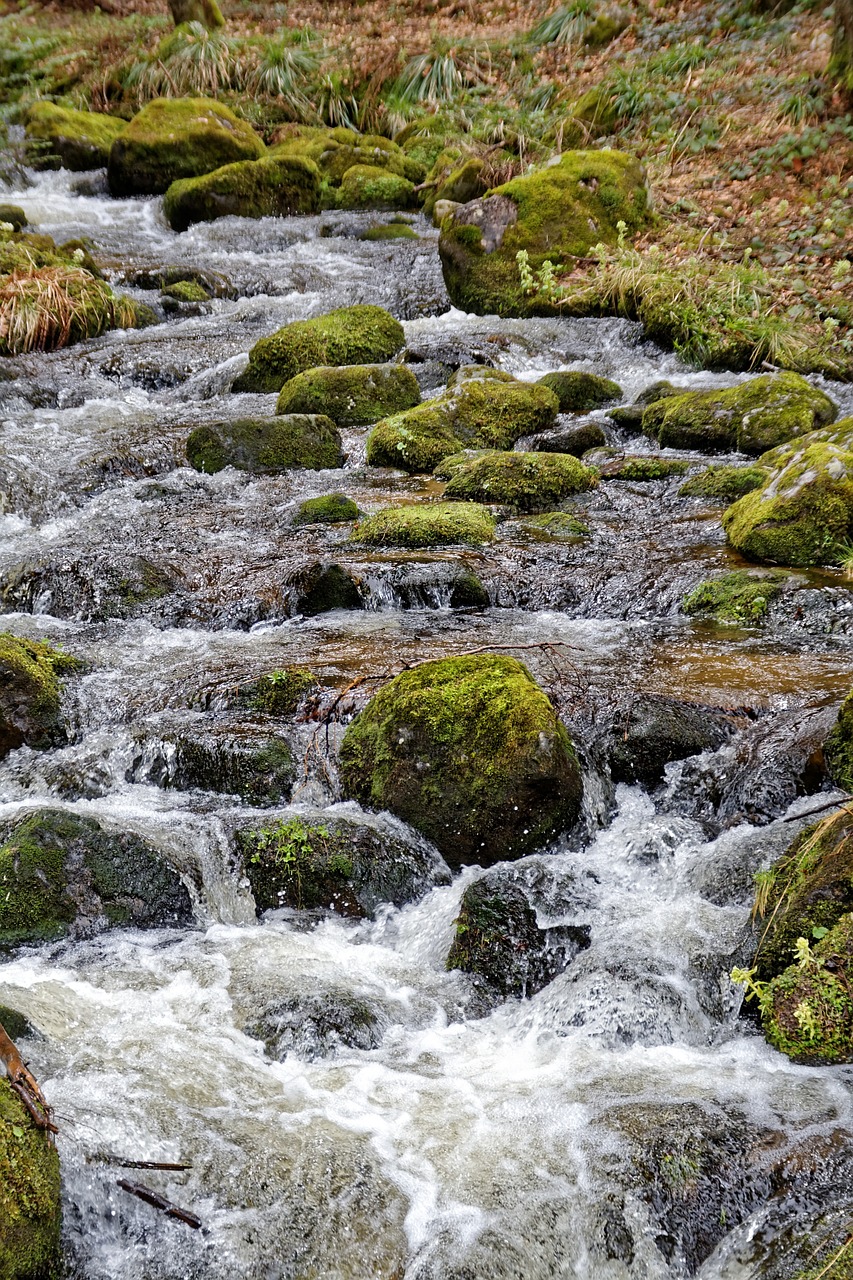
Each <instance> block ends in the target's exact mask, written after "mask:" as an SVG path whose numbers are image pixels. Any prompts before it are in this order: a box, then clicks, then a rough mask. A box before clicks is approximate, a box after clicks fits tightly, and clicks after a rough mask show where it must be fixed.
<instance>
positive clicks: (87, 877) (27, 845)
mask: <svg viewBox="0 0 853 1280" xmlns="http://www.w3.org/2000/svg"><path fill="white" fill-rule="evenodd" d="M0 840H2V843H0V951H2V950H9V949H11V948H14V947H17V946H20V945H21V944H23V943H30V942H48V941H52V940H53V939H56V938H61V937H63V936H64V935H66V934H70V935H71V936H73V937H87V936H90V935H92V934H95V933H100V932H101V931H102V930H103V929H108V928H113V927H115V926H120V925H130V926H133V927H134V928H137V929H146V928H147V929H150V928H156V927H158V926H162V925H177V924H184V925H185V924H189V923H190V922H191V921H192V918H193V916H192V907H191V904H190V898H189V894H188V893H187V890H186V888H185V887H184V885H183V884H182V883H181V880H180V877H179V876H178V875H177V873H176V872H175V871H173V870H172V869H171V867H169V866H167V865H166V864H165V863H164V861H163V859H162V857H161V855H160V854H159V852H158V851H157V850H156V849H154V847H153V846H152V845H150V844H147V843H146V842H145V841H144V840H141V839H140V838H139V836H135V835H127V834H123V833H120V832H112V831H107V830H105V829H104V828H102V827H101V826H100V824H99V823H98V822H96V821H95V820H94V819H93V818H81V817H79V816H78V815H77V814H74V813H67V812H65V811H64V810H59V809H39V810H37V811H36V812H35V813H32V814H30V815H28V816H27V817H23V818H20V819H18V820H16V821H15V822H13V823H12V824H10V825H7V826H6V828H5V830H4V832H3V834H2V836H0Z"/></svg>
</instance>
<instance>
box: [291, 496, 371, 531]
mask: <svg viewBox="0 0 853 1280" xmlns="http://www.w3.org/2000/svg"><path fill="white" fill-rule="evenodd" d="M360 515H361V512H360V511H359V509H358V507H357V506H356V505H355V503H354V502H353V500H352V498H348V497H347V496H346V494H345V493H326V494H323V496H322V497H320V498H306V499H305V501H304V502H301V503H300V504H299V510H298V511H297V512H296V515H295V516H294V517H293V524H294V527H295V528H297V529H298V528H300V527H301V526H302V525H304V524H346V523H347V522H348V521H349V520H357V519H358V518H359V516H360Z"/></svg>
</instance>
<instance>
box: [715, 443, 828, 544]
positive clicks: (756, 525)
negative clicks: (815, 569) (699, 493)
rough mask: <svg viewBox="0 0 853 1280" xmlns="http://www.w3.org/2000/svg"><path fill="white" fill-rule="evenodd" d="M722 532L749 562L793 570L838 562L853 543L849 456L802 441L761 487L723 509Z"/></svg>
mask: <svg viewBox="0 0 853 1280" xmlns="http://www.w3.org/2000/svg"><path fill="white" fill-rule="evenodd" d="M766 461H767V458H766V457H762V459H761V462H762V463H764V462H766ZM723 528H724V529H725V531H726V537H727V538H728V541H729V544H730V545H731V546H732V547H734V548H735V549H736V550H737V551H739V552H740V553H741V554H742V555H744V556H746V557H747V559H749V560H758V561H766V562H769V563H770V564H787V565H793V566H795V567H797V568H806V567H808V566H810V565H816V564H841V563H843V562H844V561H845V560H846V559H847V557H848V556H849V554H850V553H849V542H850V541H851V539H853V453H847V452H846V451H844V450H841V449H839V448H838V447H837V446H835V445H829V444H824V443H816V444H809V439H808V437H806V439H804V440H803V441H801V442H800V445H799V447H797V448H796V449H793V450H791V451H790V453H789V458H788V461H787V462H786V463H785V464H784V465H782V466H780V467H778V468H777V469H775V470H773V471H772V472H771V475H770V478H769V480H768V481H767V483H766V484H765V486H764V488H762V489H756V490H755V491H754V492H753V493H748V494H746V496H745V497H743V498H740V499H739V500H738V501H737V502H735V503H734V505H733V506H731V507H729V508H728V510H727V511H726V512H725V513H724V515H723Z"/></svg>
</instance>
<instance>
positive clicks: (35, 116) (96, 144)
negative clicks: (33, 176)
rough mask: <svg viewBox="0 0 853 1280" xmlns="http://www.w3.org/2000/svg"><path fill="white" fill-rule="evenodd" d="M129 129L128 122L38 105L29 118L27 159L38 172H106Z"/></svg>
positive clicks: (29, 113) (33, 108)
mask: <svg viewBox="0 0 853 1280" xmlns="http://www.w3.org/2000/svg"><path fill="white" fill-rule="evenodd" d="M126 128H127V121H126V120H117V119H116V118H115V116H104V115H99V114H98V113H97V112H95V111H74V110H73V109H72V108H70V107H58V106H56V105H55V103H53V102H35V103H33V105H32V106H31V107H30V108H29V110H28V111H27V114H26V117H25V125H24V136H25V138H26V144H27V158H28V159H29V161H30V163H31V164H32V165H33V167H34V168H36V169H54V168H58V167H59V166H60V165H61V166H62V168H64V169H73V170H75V171H77V172H80V171H82V170H85V169H102V168H103V167H104V166H105V165H106V163H107V161H108V159H109V155H110V148H111V146H112V144H113V143H114V142H115V140H116V138H118V137H120V135H121V134H122V133H124V131H125V129H126Z"/></svg>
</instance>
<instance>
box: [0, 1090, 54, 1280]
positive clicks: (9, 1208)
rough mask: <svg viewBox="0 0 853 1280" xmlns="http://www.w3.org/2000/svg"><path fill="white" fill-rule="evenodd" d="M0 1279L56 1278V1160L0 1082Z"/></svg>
mask: <svg viewBox="0 0 853 1280" xmlns="http://www.w3.org/2000/svg"><path fill="white" fill-rule="evenodd" d="M0 1170H2V1173H3V1176H2V1178H0V1275H2V1276H3V1277H4V1278H5V1277H8V1280H37V1277H39V1276H48V1275H51V1276H52V1275H58V1274H59V1272H60V1259H59V1228H60V1223H61V1218H62V1206H61V1198H60V1184H59V1155H58V1153H57V1150H56V1147H55V1146H54V1145H53V1144H52V1143H51V1141H50V1138H49V1135H48V1134H47V1133H46V1132H45V1130H44V1129H39V1128H37V1127H36V1125H35V1123H34V1122H33V1120H32V1118H31V1116H30V1115H29V1113H28V1112H27V1110H26V1108H25V1107H24V1104H23V1103H22V1102H21V1099H20V1098H19V1097H18V1096H17V1094H16V1093H14V1092H13V1091H12V1086H11V1085H10V1084H9V1082H8V1081H7V1080H6V1079H5V1078H3V1079H0Z"/></svg>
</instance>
